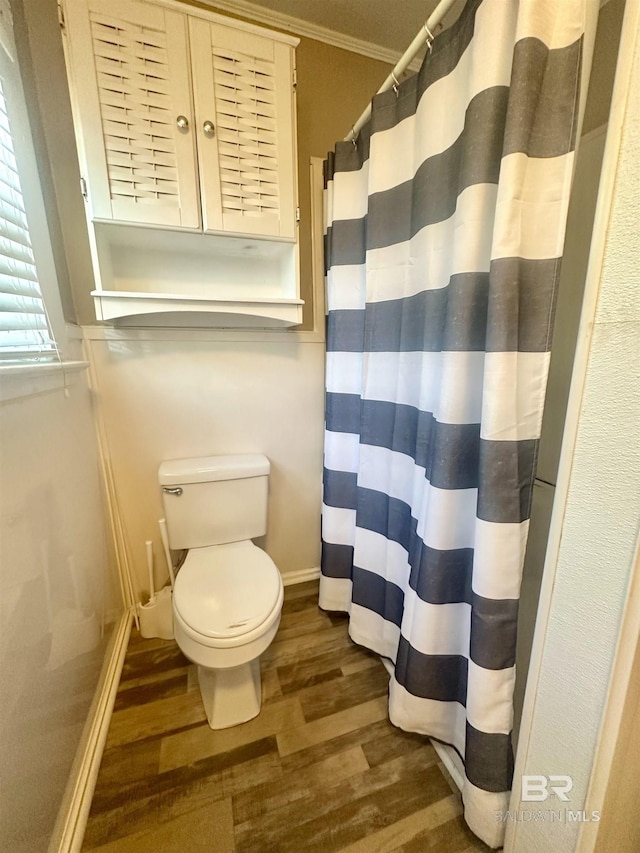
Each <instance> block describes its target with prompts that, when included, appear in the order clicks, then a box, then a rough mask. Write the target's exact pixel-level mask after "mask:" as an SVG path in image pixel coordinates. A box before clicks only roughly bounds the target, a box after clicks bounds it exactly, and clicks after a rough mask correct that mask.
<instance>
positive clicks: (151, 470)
mask: <svg viewBox="0 0 640 853" xmlns="http://www.w3.org/2000/svg"><path fill="white" fill-rule="evenodd" d="M85 333H86V334H87V335H89V336H92V337H94V340H91V342H90V348H91V352H92V358H93V362H94V364H95V369H96V375H97V384H98V389H99V400H100V410H101V413H102V417H103V419H104V424H105V428H106V429H105V432H106V435H107V441H108V453H109V457H110V460H111V465H112V468H113V472H114V479H115V486H116V492H117V499H118V505H119V509H120V512H121V516H122V519H123V524H124V528H125V533H126V537H127V542H128V544H129V550H130V555H131V558H132V563H133V566H134V585H135V586H136V589H137V591H138V592H140V591H141V590H146V589H148V583H147V581H146V564H145V551H144V543H145V540H147V539H152V540H153V541H154V554H155V562H156V583H158V584H159V583H162V582H164V580H166V577H167V572H166V569H165V564H164V558H163V556H162V551H161V546H160V540H159V535H158V526H157V522H158V519H159V518H160V517H162V515H163V514H164V513H163V510H162V504H161V495H160V490H159V487H158V481H157V470H158V466H159V464H160V462H161V461H162V460H163V459H174V458H178V459H179V458H183V457H189V456H205V455H212V454H221V453H255V452H259V453H264V454H266V456H268V457H269V459H270V461H271V465H272V473H271V481H270V487H271V488H270V496H269V518H268V533H267V536H266V537H265V541H264V542H262V543H259V544H262V545H263V546H264V547H265V549H266V551H267V552H268V553H269V554H270V555H271V557H272V558H273V560H274V561H275V563H276V565H277V566H278V568H279V569H280V571H281V572H282V574H283V575H286V574H287V573H289V572H295V571H299V570H302V569H309V568H315V567H317V566H319V562H320V500H321V491H320V490H321V480H322V435H323V423H324V417H323V412H324V346H323V344H322V342H321V341H319V340H318V341H312V342H309V341H305V340H304V338H305V335H304V333H302V334H301V335H299V336H297V335H296V333H295V332H294V333H289V336H288V337H286V336H280V335H276V336H275V339H274V338H273V336H272V338H271V339H270V340H269V339H267V340H260V337H262V338H265V337H267V335H266V334H264V333H263V334H262V335H261V334H260V333H255V334H253V335H251V334H249V335H246V336H245V339H244V340H235V341H234V340H224V339H223V340H221V339H220V338H221V336H220V335H217V336H216V333H215V332H206V331H204V332H197V331H193V330H189V331H184V332H180V331H175V332H171V331H169V330H167V331H157V332H154V331H151V330H148V331H146V332H140V333H139V337H138V338H137V339H136V333H135V332H124V331H123V332H117V331H116V332H114V331H105V332H103V331H102V330H98V329H91V328H88V327H85ZM230 334H231V336H233V333H230ZM105 335H111V336H113V338H114V339H112V340H108V339H107V340H105V339H104V336H105ZM228 336H229V335H227V337H228ZM100 337H102V338H103V339H95V338H100ZM223 337H224V333H223ZM240 337H241V336H240Z"/></svg>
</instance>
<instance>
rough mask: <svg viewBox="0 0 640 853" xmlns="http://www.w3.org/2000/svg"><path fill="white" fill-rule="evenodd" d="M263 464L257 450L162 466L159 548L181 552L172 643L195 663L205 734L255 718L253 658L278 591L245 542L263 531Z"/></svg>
mask: <svg viewBox="0 0 640 853" xmlns="http://www.w3.org/2000/svg"><path fill="white" fill-rule="evenodd" d="M269 469H270V466H269V460H268V459H267V458H266V456H262V455H259V454H247V455H244V454H243V455H237V456H205V457H199V458H197V459H175V460H172V461H168V462H163V463H162V464H161V465H160V468H159V470H158V479H159V481H160V486H161V487H162V500H163V503H164V509H165V515H166V520H167V528H168V533H169V544H170V546H171V548H172V549H175V550H183V549H189V551H188V554H187V557H186V559H185V561H184V563H183V564H182V567H181V568H180V571H179V572H178V575H177V577H176V581H175V585H174V590H173V620H174V632H175V638H176V642H177V643H178V645H179V646H180V648H181V649H182V651H183V653H184V654H185V655H186V657H188V658H189V660H191V661H193V663H195V664H197V666H198V681H199V682H200V692H201V693H202V701H203V703H204V707H205V711H206V713H207V719H208V720H209V725H210V726H211V728H212V729H224V728H228V727H229V726H236V725H238V724H239V723H244V722H246V721H247V720H250V719H252V717H255V716H256V715H257V714H258V713H259V712H260V702H261V682H260V660H259V658H260V655H261V654H262V653H263V652H264V651H265V649H266V648H267V647H268V646H269V644H270V643H271V641H272V640H273V638H274V636H275V634H276V631H277V630H278V625H279V624H280V613H281V610H282V599H283V594H284V591H283V586H282V578H281V576H280V572H279V571H278V569H277V567H276V565H275V563H274V562H273V560H272V559H271V558H270V557H269V556H268V555H267V554H266V553H265V552H264V551H262V550H261V549H260V548H258V547H257V546H256V545H254V544H253V542H252V541H251V540H252V539H254V538H256V537H258V536H263V535H264V534H265V533H266V530H267V494H268V483H269Z"/></svg>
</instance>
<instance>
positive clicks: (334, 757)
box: [83, 582, 489, 853]
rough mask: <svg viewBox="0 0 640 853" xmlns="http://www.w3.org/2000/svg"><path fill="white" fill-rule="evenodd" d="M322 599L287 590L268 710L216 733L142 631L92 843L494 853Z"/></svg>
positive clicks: (103, 775)
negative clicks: (395, 718)
mask: <svg viewBox="0 0 640 853" xmlns="http://www.w3.org/2000/svg"><path fill="white" fill-rule="evenodd" d="M317 598H318V585H317V582H310V583H306V584H299V585H297V586H290V587H287V588H286V590H285V602H284V606H283V613H282V621H281V624H280V628H279V631H278V634H277V636H276V639H275V640H274V642H273V643H272V645H271V646H270V648H269V649H268V650H267V652H266V653H265V654H264V655H263V657H262V690H263V704H262V710H261V712H260V714H259V716H258V717H256V718H255V719H254V720H251V721H250V722H248V723H245V724H244V725H241V726H236V727H234V728H231V729H225V730H222V731H217V732H214V731H212V730H211V729H210V728H209V726H208V724H207V721H206V718H205V713H204V709H203V707H202V704H201V701H200V692H199V690H198V685H197V681H196V675H195V667H193V666H192V665H191V664H190V663H189V661H188V660H187V659H186V658H185V657H184V656H183V655H182V654H181V652H180V650H179V649H178V647H177V646H176V645H175V643H173V642H172V641H163V640H143V639H141V638H139V636H138V635H137V634H136V635H135V636H132V638H131V641H130V643H129V648H128V651H127V656H126V660H125V664H124V670H123V673H122V679H121V683H120V687H119V690H118V695H117V698H116V704H115V709H114V714H113V717H112V720H111V725H110V728H109V735H108V739H107V744H106V748H105V752H104V756H103V759H102V765H101V767H100V773H99V777H98V782H97V786H96V790H95V794H94V798H93V803H92V808H91V813H90V816H89V821H88V824H87V830H86V835H85V840H84V845H83V850H97V851H100V853H125V851H135V853H151V851H153V853H183V851H190V853H191V851H196V853H198V851H207V853H263V851H278V853H302V851H305V853H333V852H334V851H335V853H337V851H341V853H347V851H348V853H392V851H394V853H424V851H436V853H462V851H472V850H473V851H480V850H488V849H489V848H488V847H486V846H485V845H484V844H482V843H481V842H480V841H478V839H477V838H475V836H474V835H472V833H471V832H470V831H469V830H468V829H467V827H466V825H465V823H464V821H463V819H462V815H461V813H462V807H461V802H460V796H459V794H458V792H457V791H456V789H455V787H454V786H453V783H452V782H450V781H448V779H447V778H446V775H445V774H446V771H444V769H443V768H442V767H441V765H440V764H439V763H438V758H437V755H436V753H435V751H434V750H433V747H432V746H431V744H430V743H429V741H428V740H427V739H426V738H423V737H421V736H419V735H413V734H407V733H405V732H402V731H400V730H399V729H396V728H394V727H393V726H392V725H391V724H390V723H389V721H388V718H387V698H386V697H387V684H388V677H387V674H386V672H385V669H384V667H383V666H382V664H381V663H380V661H379V660H378V658H377V657H375V656H374V655H372V654H370V653H369V652H367V651H366V650H364V649H362V648H360V647H358V646H356V645H354V644H353V643H352V642H351V640H349V638H348V636H347V619H346V617H344V616H341V615H337V614H336V615H334V614H327V613H323V612H322V611H321V610H319V609H318V607H317Z"/></svg>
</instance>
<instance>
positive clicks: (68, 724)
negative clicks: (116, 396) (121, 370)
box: [0, 373, 120, 853]
mask: <svg viewBox="0 0 640 853" xmlns="http://www.w3.org/2000/svg"><path fill="white" fill-rule="evenodd" d="M1 381H2V384H3V388H4V389H5V390H6V385H7V383H8V380H7V379H2V380H1ZM97 466H98V463H97V455H96V441H95V431H94V425H93V419H92V413H91V400H90V395H89V391H88V388H87V383H86V376H85V374H84V373H80V374H76V376H75V381H74V382H73V383H72V385H71V386H70V389H69V396H68V397H65V394H64V390H63V389H62V388H58V389H57V390H52V391H48V392H46V393H40V394H30V395H28V396H22V397H18V398H16V399H13V400H11V401H9V402H4V403H2V404H1V405H0V482H1V484H2V487H1V488H0V589H1V590H2V594H1V595H0V779H1V787H0V838H1V839H2V841H1V842H0V846H2V849H3V850H11V851H12V853H31V851H43V850H46V848H47V845H48V841H49V837H50V835H51V831H52V829H53V825H54V822H55V819H56V816H57V812H58V808H59V806H60V802H61V799H62V795H63V792H64V789H65V786H66V783H67V778H68V775H69V771H70V768H71V763H72V761H73V758H74V754H75V751H76V748H77V746H78V742H79V739H80V734H81V732H82V728H83V726H84V723H85V719H86V717H87V713H88V710H89V706H90V704H91V701H92V699H93V694H94V690H95V687H96V685H97V682H98V677H99V674H100V671H101V667H102V661H103V655H104V648H105V645H106V640H107V638H108V634H109V631H110V626H109V625H108V624H107V625H106V627H105V623H109V621H110V620H111V621H113V619H114V616H115V615H116V613H117V612H119V609H120V604H119V600H118V597H117V595H115V593H114V590H113V584H112V581H111V577H112V576H111V574H110V573H109V572H108V567H107V559H106V545H105V535H104V532H103V507H102V500H101V494H100V485H99V477H98V467H97ZM74 564H75V580H74V576H73V565H74ZM47 567H48V568H47ZM114 608H115V612H114Z"/></svg>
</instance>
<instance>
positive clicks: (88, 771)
mask: <svg viewBox="0 0 640 853" xmlns="http://www.w3.org/2000/svg"><path fill="white" fill-rule="evenodd" d="M130 633H131V613H129V612H125V613H123V614H122V616H121V618H120V621H119V622H118V624H117V625H116V627H115V628H114V631H113V636H112V637H111V640H110V642H109V645H108V647H107V651H106V654H105V660H104V664H103V667H102V672H101V673H100V680H99V681H98V686H97V687H96V692H95V695H94V698H93V702H92V703H91V708H90V709H89V714H88V716H87V722H86V723H85V726H84V729H83V731H82V735H81V738H80V743H79V745H78V749H77V752H76V756H75V759H74V761H73V766H72V767H71V773H70V774H69V781H68V783H67V788H66V790H65V793H64V797H63V799H62V805H61V807H60V811H59V812H58V819H57V821H56V825H55V828H54V831H53V835H52V837H51V842H50V844H49V853H77V851H79V850H80V848H81V847H82V840H83V838H84V831H85V828H86V825H87V818H88V817H89V809H90V808H91V799H92V797H93V791H94V788H95V785H96V779H97V777H98V770H99V769H100V761H101V760H102V753H103V751H104V744H105V741H106V739H107V732H108V730H109V722H110V721H111V714H112V712H113V705H114V702H115V698H116V692H117V690H118V684H119V683H120V673H121V672H122V665H123V663H124V656H125V653H126V651H127V645H128V643H129V634H130Z"/></svg>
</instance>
